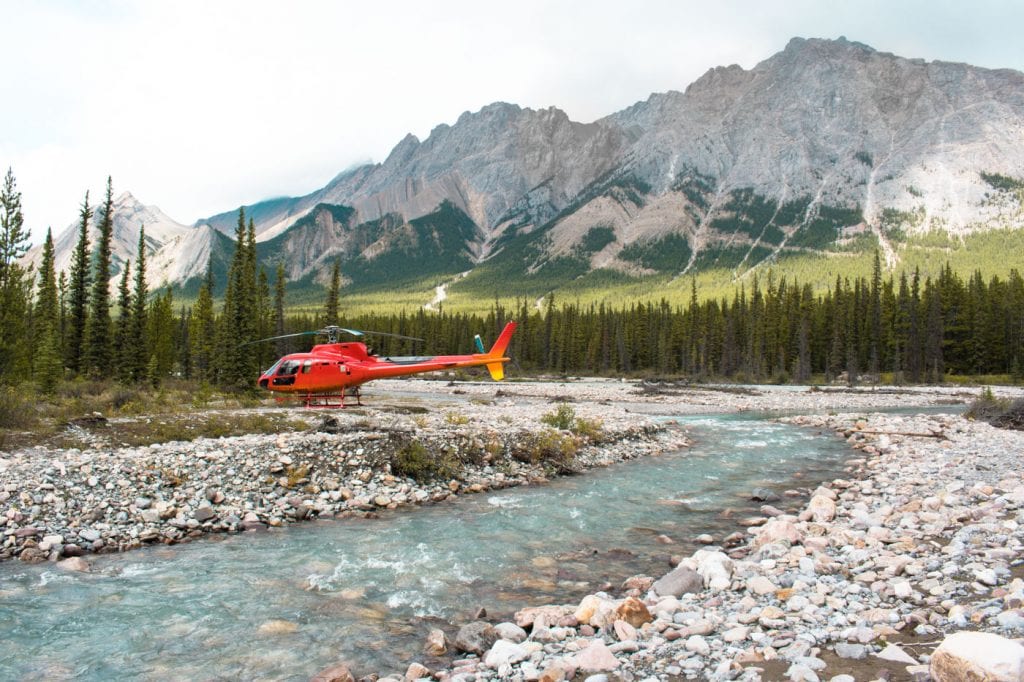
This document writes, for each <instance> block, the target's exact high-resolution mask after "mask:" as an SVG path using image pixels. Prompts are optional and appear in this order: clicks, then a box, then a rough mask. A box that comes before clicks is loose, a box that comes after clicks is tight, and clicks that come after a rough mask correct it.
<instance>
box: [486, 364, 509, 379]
mask: <svg viewBox="0 0 1024 682" xmlns="http://www.w3.org/2000/svg"><path fill="white" fill-rule="evenodd" d="M487 371H488V372H490V373H491V378H492V379H494V380H495V381H501V380H502V379H504V378H505V365H504V364H503V363H501V362H488V363H487Z"/></svg>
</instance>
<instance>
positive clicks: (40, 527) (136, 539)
mask: <svg viewBox="0 0 1024 682" xmlns="http://www.w3.org/2000/svg"><path fill="white" fill-rule="evenodd" d="M552 410H553V408H552V406H551V404H550V402H549V401H543V402H540V401H517V402H516V403H513V401H511V400H509V399H504V400H498V401H477V402H465V403H464V404H459V405H456V406H455V407H452V406H448V407H447V408H446V409H439V410H434V411H430V410H427V409H426V408H423V407H421V406H414V405H403V406H400V409H394V406H393V405H389V406H387V407H386V408H384V409H375V408H367V409H364V410H350V411H345V412H335V413H332V414H331V415H329V416H327V417H325V418H323V419H320V418H319V417H316V418H312V419H313V423H314V427H313V428H312V429H311V431H309V432H304V433H288V434H279V435H269V436H268V435H251V436H242V437H235V438H218V439H198V440H196V441H191V442H173V443H164V444H159V445H152V446H148V447H141V448H119V447H112V446H111V445H110V444H109V443H108V442H106V439H104V438H103V435H102V433H99V434H98V435H96V436H95V437H94V438H93V442H94V446H93V447H90V448H87V449H81V450H80V449H71V450H50V449H46V448H31V449H27V450H21V451H17V452H11V453H0V537H2V538H3V539H2V543H0V559H10V558H15V557H16V558H18V559H20V560H22V561H26V562H39V561H59V560H64V559H67V558H69V557H80V556H81V555H83V554H86V553H90V552H116V551H124V550H129V549H133V548H137V547H141V546H143V545H146V544H153V543H166V544H173V543H177V542H182V541H185V540H189V539H193V538H197V537H200V536H203V535H205V534H208V533H222V532H238V531H245V530H250V529H258V528H261V527H265V526H282V525H285V524H289V523H294V522H298V521H303V520H307V519H315V518H320V519H323V518H331V517H336V516H349V515H372V514H374V513H375V512H376V511H378V510H380V509H393V508H396V507H398V506H403V505H417V504H424V503H431V502H440V501H443V500H445V499H447V498H449V497H452V496H456V495H461V494H466V493H477V492H483V491H486V490H491V489H498V488H504V487H510V486H516V485H524V484H529V483H537V482H542V481H544V480H545V479H547V478H548V477H550V476H553V475H558V474H560V473H566V472H572V471H579V470H583V469H586V468H588V467H593V466H604V465H607V464H610V463H612V462H616V461H622V460H624V459H630V458H633V457H638V456H641V455H645V454H649V453H651V452H653V451H660V450H661V449H663V448H666V447H679V446H681V445H682V444H683V441H682V440H681V436H680V435H679V434H678V433H669V432H667V431H666V429H665V428H664V426H663V425H658V424H656V423H655V422H653V421H652V420H650V419H647V418H639V417H637V416H635V415H629V414H627V413H626V412H625V411H623V410H622V409H616V408H610V407H608V406H597V405H589V406H579V407H577V408H573V410H572V413H573V416H572V418H571V420H570V422H571V423H567V424H565V425H564V426H566V428H565V429H554V428H552V427H550V426H548V425H546V424H545V423H543V422H542V421H541V419H540V418H541V417H542V416H543V415H544V414H547V413H549V412H552ZM306 414H309V413H306ZM314 414H315V413H314ZM66 566H67V567H77V568H79V569H84V568H87V565H86V564H84V563H83V562H82V561H81V560H80V559H79V560H78V561H77V562H75V561H72V562H69V563H68V564H66Z"/></svg>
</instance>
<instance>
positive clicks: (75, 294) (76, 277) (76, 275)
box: [64, 192, 92, 373]
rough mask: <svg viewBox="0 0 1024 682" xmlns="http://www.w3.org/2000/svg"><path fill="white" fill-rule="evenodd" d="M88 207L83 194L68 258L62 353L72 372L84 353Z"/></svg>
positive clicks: (87, 271) (87, 288)
mask: <svg viewBox="0 0 1024 682" xmlns="http://www.w3.org/2000/svg"><path fill="white" fill-rule="evenodd" d="M90 220H92V207H90V206H89V192H86V193H85V200H84V201H82V208H81V210H80V211H79V213H78V242H77V243H76V244H75V251H74V254H73V255H72V257H71V276H70V281H69V282H68V288H69V291H68V298H69V300H68V327H67V340H66V342H65V346H64V348H65V352H66V353H67V364H68V367H69V368H70V369H71V371H72V372H75V373H77V372H78V371H79V370H80V369H81V368H82V357H83V354H84V350H85V323H86V316H87V314H88V308H87V306H88V302H89V282H90V277H89V274H90V273H89V221H90Z"/></svg>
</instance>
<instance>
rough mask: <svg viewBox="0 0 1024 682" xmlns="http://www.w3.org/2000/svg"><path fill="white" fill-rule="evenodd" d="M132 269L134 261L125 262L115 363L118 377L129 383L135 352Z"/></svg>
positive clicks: (118, 295) (119, 298) (118, 303)
mask: <svg viewBox="0 0 1024 682" xmlns="http://www.w3.org/2000/svg"><path fill="white" fill-rule="evenodd" d="M131 271H132V262H131V260H127V261H125V263H124V270H122V271H121V281H120V283H119V284H118V287H117V310H118V315H117V324H116V325H115V328H114V364H115V365H116V367H117V369H116V371H115V372H114V373H115V374H116V376H117V378H118V379H119V380H120V381H122V382H124V383H128V382H130V381H131V379H132V370H131V368H132V363H133V359H132V358H133V354H134V353H135V350H134V346H135V344H134V343H133V342H132V338H131V333H132V292H131V286H130V282H131Z"/></svg>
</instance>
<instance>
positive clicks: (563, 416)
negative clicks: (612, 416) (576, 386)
mask: <svg viewBox="0 0 1024 682" xmlns="http://www.w3.org/2000/svg"><path fill="white" fill-rule="evenodd" d="M540 420H541V421H542V422H544V423H545V424H547V425H548V426H550V427H553V428H556V429H560V430H562V431H571V432H572V433H574V434H576V435H577V436H581V437H583V438H585V439H587V440H589V441H591V442H598V441H600V440H601V438H602V436H603V434H602V432H601V428H602V426H603V424H602V423H601V420H599V419H585V418H584V417H577V416H576V410H574V409H573V408H572V406H571V405H569V404H567V403H562V404H560V405H559V406H558V409H556V410H555V411H554V412H548V413H547V414H545V415H543V416H542V417H541V418H540Z"/></svg>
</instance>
